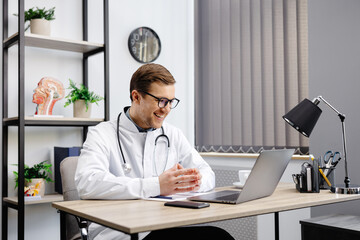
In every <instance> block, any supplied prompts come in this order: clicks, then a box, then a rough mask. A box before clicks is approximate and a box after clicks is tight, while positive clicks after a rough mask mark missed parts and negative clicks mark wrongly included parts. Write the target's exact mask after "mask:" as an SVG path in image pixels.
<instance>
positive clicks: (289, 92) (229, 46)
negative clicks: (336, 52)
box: [195, 0, 309, 153]
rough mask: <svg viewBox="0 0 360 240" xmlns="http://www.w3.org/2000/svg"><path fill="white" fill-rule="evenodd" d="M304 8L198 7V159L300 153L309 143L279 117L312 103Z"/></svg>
mask: <svg viewBox="0 0 360 240" xmlns="http://www.w3.org/2000/svg"><path fill="white" fill-rule="evenodd" d="M307 26H308V22H307V0H198V1H196V4H195V64H196V66H195V74H196V76H195V93H196V96H195V101H196V103H195V117H196V120H195V124H196V125H195V143H196V148H197V150H198V151H201V152H206V151H216V152H259V151H261V150H262V149H271V148H290V147H291V148H296V149H297V150H298V152H300V153H307V152H308V150H309V149H308V146H309V144H308V139H306V138H305V137H303V136H302V135H301V134H299V133H298V132H297V131H295V130H294V129H292V128H291V127H290V126H287V124H286V123H285V121H284V120H283V119H282V116H283V115H284V114H285V113H286V112H287V111H289V110H290V109H291V108H292V107H294V106H295V105H296V104H297V103H298V102H300V101H301V100H303V99H304V98H305V97H308V35H307V34H308V27H307Z"/></svg>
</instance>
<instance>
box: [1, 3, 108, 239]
mask: <svg viewBox="0 0 360 240" xmlns="http://www.w3.org/2000/svg"><path fill="white" fill-rule="evenodd" d="M8 1H9V0H3V6H2V7H3V34H2V40H3V41H2V54H3V55H2V87H3V89H2V96H3V99H2V100H3V102H2V131H3V135H2V236H1V239H3V240H5V239H8V210H9V208H12V209H15V210H17V213H18V218H17V219H18V225H17V230H18V239H24V236H25V205H27V203H25V201H24V198H23V197H19V198H16V197H15V198H14V197H8V128H9V126H15V127H17V128H18V162H17V163H18V174H19V183H18V196H23V195H24V163H25V141H24V139H25V127H31V126H54V127H81V128H83V139H85V136H86V133H87V129H88V127H89V126H93V125H96V124H98V123H99V122H102V121H104V120H105V121H107V120H109V3H108V0H103V19H104V20H103V21H104V24H103V25H104V26H103V32H104V33H103V34H104V43H103V44H94V43H89V42H87V40H88V1H87V0H83V2H82V4H83V6H82V9H83V11H82V15H83V40H82V41H71V40H64V39H56V38H52V37H47V36H39V35H31V34H25V33H24V0H18V13H19V14H18V17H19V19H18V32H17V33H16V34H14V35H12V36H8V17H9V12H8V8H9V4H8ZM16 45H17V47H18V56H17V57H18V116H17V117H12V118H9V117H8V107H9V106H8V105H9V102H8V87H9V85H8V74H9V73H8V49H9V48H10V47H13V46H16ZM25 47H35V48H45V49H53V50H62V51H69V52H78V53H81V54H82V56H83V58H82V59H83V83H84V85H85V86H88V58H89V57H91V56H93V55H95V54H97V53H101V52H102V53H103V54H104V104H105V106H104V118H103V119H76V118H70V119H69V118H54V119H38V118H33V117H26V116H25V89H24V88H25V84H24V83H25V74H24V72H25V71H24V70H25ZM54 199H56V196H54V195H51V196H50V195H49V196H48V198H47V197H45V198H44V199H42V200H41V201H39V202H35V203H34V202H32V203H29V204H41V203H44V202H51V201H54Z"/></svg>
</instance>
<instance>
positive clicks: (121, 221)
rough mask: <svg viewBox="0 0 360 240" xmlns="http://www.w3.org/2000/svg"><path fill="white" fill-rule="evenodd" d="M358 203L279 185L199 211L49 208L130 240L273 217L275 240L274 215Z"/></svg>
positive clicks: (90, 204) (150, 205)
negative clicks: (195, 226) (249, 198)
mask: <svg viewBox="0 0 360 240" xmlns="http://www.w3.org/2000/svg"><path fill="white" fill-rule="evenodd" d="M221 189H224V188H221ZM226 189H233V188H232V187H227V188H226ZM358 199H360V195H339V194H334V193H331V192H330V191H329V190H322V191H321V192H320V193H299V192H298V191H297V190H296V189H295V186H294V184H293V183H291V184H290V183H288V184H284V183H280V184H279V185H278V187H277V188H276V190H275V192H274V193H273V194H272V195H271V196H270V197H266V198H261V199H257V200H253V201H249V202H245V203H241V204H238V205H230V204H217V203H211V205H210V207H208V208H203V209H185V208H175V207H165V206H164V202H160V201H147V200H119V201H114V200H112V201H110V200H78V201H64V202H54V203H52V206H53V207H54V208H57V209H59V210H60V213H64V212H65V213H70V214H72V215H75V216H78V217H82V218H85V219H87V220H90V221H92V222H96V223H98V224H101V225H104V226H106V227H110V228H112V229H116V230H119V231H122V232H125V233H127V234H131V237H132V239H137V237H138V236H137V235H138V234H137V233H140V232H145V231H152V230H157V229H164V228H172V227H179V226H186V225H192V224H199V223H209V222H214V221H220V220H227V219H234V218H242V217H249V216H255V215H261V214H267V213H275V229H277V230H276V233H275V234H277V236H276V237H277V238H278V227H279V226H278V217H279V216H278V213H279V212H281V211H287V210H294V209H299V208H305V207H312V206H319V205H325V204H331V203H338V202H345V201H351V200H358ZM174 216H176V217H174ZM62 239H63V238H62Z"/></svg>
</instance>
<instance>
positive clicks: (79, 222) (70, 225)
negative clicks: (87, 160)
mask: <svg viewBox="0 0 360 240" xmlns="http://www.w3.org/2000/svg"><path fill="white" fill-rule="evenodd" d="M77 162H78V157H67V158H65V159H64V160H62V161H61V163H60V174H61V182H62V188H63V196H64V201H72V200H80V196H79V193H78V191H77V189H76V186H75V171H76V166H77ZM88 225H89V223H88V221H85V220H83V219H81V218H78V217H75V216H73V215H69V214H67V215H66V239H67V240H79V239H83V240H87V239H88Z"/></svg>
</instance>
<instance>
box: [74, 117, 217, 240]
mask: <svg viewBox="0 0 360 240" xmlns="http://www.w3.org/2000/svg"><path fill="white" fill-rule="evenodd" d="M116 128H117V121H116V119H115V120H113V121H109V122H103V123H100V124H98V125H97V126H95V127H90V128H89V132H88V135H87V138H86V141H85V143H84V145H83V149H82V150H81V155H80V158H79V161H78V166H77V169H76V174H75V183H76V185H77V189H78V192H79V194H80V197H81V198H82V199H138V198H146V197H150V196H156V195H159V194H160V185H159V178H158V175H160V174H161V173H162V172H163V171H164V170H166V169H169V168H171V167H173V166H174V165H175V164H176V163H180V164H181V165H182V166H183V167H184V168H198V169H199V171H200V173H201V174H202V183H201V187H200V190H199V191H209V190H211V189H213V188H214V187H215V174H214V172H213V171H212V170H211V168H210V166H209V165H208V164H207V163H206V162H205V161H204V160H203V159H202V158H201V156H200V155H199V153H198V152H197V151H196V150H195V149H194V148H193V147H192V146H191V145H190V143H189V142H188V141H187V139H186V138H185V136H184V135H183V133H182V132H181V131H180V130H179V129H178V128H175V127H174V126H172V125H170V124H167V123H165V122H164V124H163V128H164V132H165V134H166V135H167V136H168V138H169V140H170V141H169V142H170V149H169V151H167V147H166V145H167V141H166V140H165V138H164V137H161V138H159V139H158V141H157V147H156V148H155V139H156V137H157V136H159V135H160V134H161V133H162V131H161V128H160V129H156V130H154V131H149V132H139V131H138V129H137V128H136V126H135V125H134V123H132V122H131V120H130V119H128V117H127V116H126V114H125V113H122V114H121V116H120V141H121V147H122V150H123V153H124V157H125V160H126V162H127V163H129V164H130V165H131V167H132V170H131V172H130V173H127V174H126V173H125V172H124V170H123V167H122V165H123V163H124V161H123V159H122V157H121V153H120V148H119V144H118V140H117V134H116ZM154 149H156V152H154ZM167 152H168V160H166V155H167ZM154 164H156V165H154ZM89 234H90V237H91V236H93V237H94V236H95V235H96V239H97V240H98V239H130V238H129V236H128V235H126V234H123V233H120V232H117V231H114V230H111V229H106V228H105V227H102V226H100V225H97V224H91V225H90V233H89ZM147 234H148V233H143V234H140V235H139V238H140V239H142V238H144V237H145V236H146V235H147Z"/></svg>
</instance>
